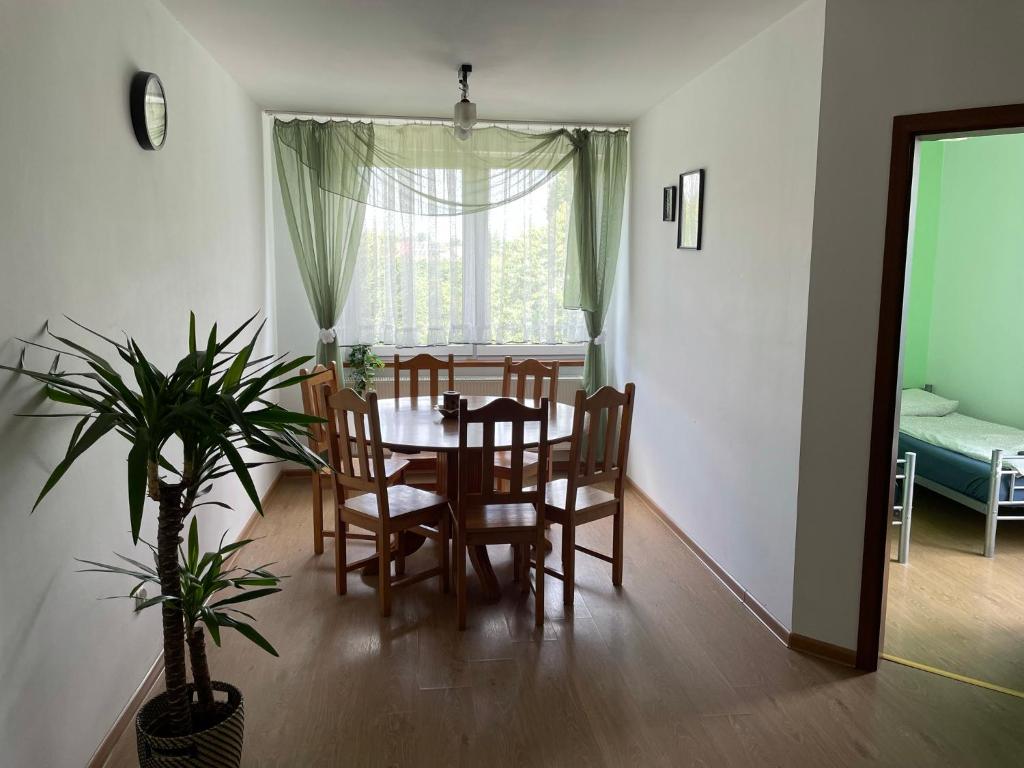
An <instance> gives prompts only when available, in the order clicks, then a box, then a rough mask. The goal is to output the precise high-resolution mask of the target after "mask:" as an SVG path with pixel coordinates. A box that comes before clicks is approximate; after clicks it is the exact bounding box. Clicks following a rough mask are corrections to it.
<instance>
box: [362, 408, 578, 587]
mask: <svg viewBox="0 0 1024 768" xmlns="http://www.w3.org/2000/svg"><path fill="white" fill-rule="evenodd" d="M464 399H465V400H466V401H467V404H468V406H469V408H470V409H473V408H479V407H481V406H483V405H486V404H487V403H489V402H491V401H492V400H496V399H497V398H496V397H491V396H471V397H466V398H464ZM530 403H531V404H532V401H530ZM377 405H378V411H379V413H380V435H381V444H382V445H383V446H384V447H385V448H390V449H391V450H393V451H398V452H400V453H418V452H423V451H426V452H431V453H436V454H437V483H438V493H440V494H442V495H444V496H447V497H448V500H449V502H450V503H451V506H452V511H453V512H454V511H455V510H456V509H457V506H456V505H457V504H458V492H459V471H460V469H463V471H467V472H470V473H472V477H471V480H470V487H477V488H478V487H479V485H480V460H479V453H477V454H476V459H475V461H472V464H473V466H468V467H465V468H460V467H459V419H458V417H457V416H456V417H454V418H446V417H445V416H444V415H443V414H442V413H441V412H440V411H439V410H437V401H435V400H434V398H431V397H418V398H411V397H396V398H380V399H378V401H377ZM573 410H574V409H573V407H572V406H571V405H565V404H564V403H552V404H551V414H550V417H549V418H548V443H549V444H551V445H554V444H557V443H565V442H568V441H569V440H571V439H572V424H573ZM466 437H467V442H468V447H469V448H477V449H480V448H481V447H482V445H483V432H482V429H481V425H479V424H472V425H470V428H469V431H468V433H467V436H466ZM524 439H525V447H527V448H530V447H535V446H536V445H537V443H538V440H539V427H538V426H537V425H536V424H534V425H527V427H526V429H525V432H524ZM511 445H512V429H511V425H509V424H499V425H497V427H496V428H495V431H494V447H495V448H496V449H499V450H507V449H509V448H510V447H511ZM420 544H422V540H420V541H418V542H415V543H414V545H413V546H419V545H420ZM469 557H470V561H471V562H472V563H473V569H474V570H475V571H476V573H477V576H478V577H479V578H480V583H481V585H482V586H483V592H484V596H485V598H486V599H488V600H497V599H498V597H499V596H500V594H501V590H500V588H499V586H498V579H497V577H496V576H495V574H494V568H493V567H492V566H491V560H490V557H488V555H487V547H486V546H478V547H471V548H470V551H469Z"/></svg>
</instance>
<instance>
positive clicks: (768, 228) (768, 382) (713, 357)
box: [611, 0, 824, 626]
mask: <svg viewBox="0 0 1024 768" xmlns="http://www.w3.org/2000/svg"><path fill="white" fill-rule="evenodd" d="M823 23H824V3H823V2H821V1H820V0H812V2H808V3H806V4H804V5H802V6H800V7H799V8H797V9H796V10H794V11H793V12H792V13H790V14H789V15H788V16H786V17H784V18H783V19H781V20H780V21H779V22H777V23H776V24H774V25H773V26H771V27H769V28H768V29H767V30H766V31H764V32H763V33H761V34H760V35H759V36H757V37H756V38H754V39H753V40H751V41H750V42H748V43H747V44H746V45H744V46H743V47H742V48H740V49H738V50H737V51H735V52H733V53H732V54H730V55H729V56H728V57H727V58H725V59H724V60H722V61H721V62H719V63H718V64H717V65H715V66H714V67H712V68H711V69H709V70H708V71H707V72H705V73H704V74H702V75H701V76H700V77H698V78H697V79H695V80H693V81H691V82H690V83H688V84H687V85H686V86H685V87H683V88H682V89H681V90H680V91H678V92H677V93H675V94H674V95H673V96H671V97H669V98H668V99H667V100H665V101H664V102H662V103H661V104H659V105H658V106H656V107H655V108H654V109H652V110H651V111H650V112H648V113H647V114H645V115H644V116H643V117H641V118H640V119H639V120H638V121H636V123H635V124H634V126H633V133H632V139H631V141H632V148H633V149H632V152H633V154H632V161H633V162H632V178H633V184H632V210H631V240H630V249H629V251H630V253H629V256H628V259H629V261H628V268H627V269H625V270H622V269H620V272H619V280H620V284H619V286H618V289H619V290H620V291H623V292H625V301H622V300H621V299H622V298H623V295H622V294H620V296H619V297H618V298H619V299H620V300H618V301H616V303H615V304H614V306H615V308H616V311H617V314H616V316H615V317H614V318H613V327H614V328H615V329H616V334H615V335H613V336H612V338H617V339H620V340H621V339H623V338H625V339H627V341H626V347H625V349H623V348H622V346H621V343H622V342H621V341H619V342H618V343H617V344H616V349H615V350H614V351H613V354H612V356H611V357H612V359H613V361H614V362H615V367H616V378H617V379H618V380H619V381H623V380H627V379H629V380H633V381H635V382H636V385H637V406H636V415H635V424H634V427H633V438H632V444H631V445H632V447H631V453H630V475H631V476H632V477H633V478H634V480H635V481H636V482H637V484H638V485H639V486H640V487H641V488H642V489H643V490H644V491H646V492H647V493H648V494H649V495H650V496H651V497H652V498H653V499H654V500H655V501H656V502H657V503H658V504H659V505H660V506H661V507H662V508H663V509H664V510H665V511H666V512H667V513H668V514H669V515H670V516H671V517H672V518H673V519H674V520H675V521H676V522H677V523H678V524H679V525H680V526H681V527H682V528H683V530H685V531H686V532H687V533H688V534H689V535H690V536H692V537H693V539H694V540H695V541H696V542H697V543H698V544H699V545H700V546H701V547H703V548H704V549H705V550H706V551H707V552H708V553H709V554H710V555H711V557H713V558H714V559H715V560H716V561H718V563H719V564H721V565H722V567H724V568H725V569H726V570H727V571H728V572H729V573H730V574H732V576H733V577H735V578H736V579H737V580H738V581H739V582H740V583H741V584H742V585H743V586H744V587H745V588H746V589H747V590H748V591H749V592H750V593H751V594H752V595H753V596H754V598H755V599H756V600H757V601H758V602H760V603H761V604H762V605H763V606H764V607H765V608H766V609H767V610H768V611H770V612H771V613H772V614H773V615H774V616H775V617H776V618H777V619H778V620H779V621H781V622H782V623H783V624H784V625H786V626H789V624H790V620H791V608H792V594H793V557H794V538H795V531H796V492H797V464H798V456H799V441H800V405H801V391H802V382H803V355H804V334H805V321H806V302H807V281H808V269H809V263H810V249H811V212H812V208H813V199H814V168H815V146H816V139H817V125H818V98H819V87H820V72H821V46H822V29H823ZM693 168H705V169H706V170H707V178H706V186H705V197H704V200H705V210H704V245H703V250H700V251H684V250H676V248H675V225H674V224H667V223H663V222H662V221H661V195H662V187H664V186H666V185H669V184H676V183H678V174H679V172H680V171H686V170H690V169H693ZM623 273H625V274H623ZM624 315H625V317H624ZM622 325H626V326H628V334H626V335H625V336H623V335H622V332H621V326H622Z"/></svg>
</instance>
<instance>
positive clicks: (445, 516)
mask: <svg viewBox="0 0 1024 768" xmlns="http://www.w3.org/2000/svg"><path fill="white" fill-rule="evenodd" d="M450 531H451V512H449V511H448V510H447V509H446V510H444V511H443V512H442V513H441V524H440V526H439V529H438V532H439V533H440V538H441V540H440V542H438V543H439V544H440V545H441V552H440V561H441V562H440V566H441V592H443V593H444V594H446V595H447V594H448V593H449V592H451V590H452V585H451V579H450V574H451V565H450V564H449V563H448V559H449V550H448V547H449V546H450V542H449V541H448V539H449V533H450Z"/></svg>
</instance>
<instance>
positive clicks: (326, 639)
mask: <svg viewBox="0 0 1024 768" xmlns="http://www.w3.org/2000/svg"><path fill="white" fill-rule="evenodd" d="M626 520H627V522H626V569H625V585H624V587H623V588H622V589H621V590H620V591H617V590H615V589H614V588H613V587H612V585H611V579H610V574H609V570H608V566H607V565H605V564H604V563H600V562H597V561H593V560H590V559H589V558H586V557H582V558H581V559H580V561H579V564H578V569H577V573H578V589H577V595H576V599H575V605H574V606H573V608H572V610H570V611H569V612H568V613H566V612H565V611H563V609H562V605H561V589H560V586H561V585H560V583H559V582H557V581H555V580H554V579H549V581H548V584H549V585H550V588H549V589H548V595H549V599H548V601H547V618H548V621H547V622H546V625H545V629H544V631H543V633H540V634H538V633H537V632H536V631H535V630H534V628H533V626H532V604H531V600H532V598H521V597H520V596H519V595H518V592H517V590H516V589H514V588H513V587H512V586H511V583H510V582H511V567H510V558H509V556H508V553H507V551H505V549H506V548H501V547H492V548H491V550H492V557H493V559H494V561H495V565H496V570H497V572H498V575H499V578H500V579H501V580H502V582H503V584H505V585H506V591H505V597H504V599H503V600H502V601H501V602H500V603H499V604H494V605H483V604H481V603H480V601H479V593H478V592H475V593H471V595H470V614H469V622H470V623H469V629H468V630H467V631H466V632H463V633H460V632H458V631H456V629H455V611H454V607H455V601H454V599H452V598H451V597H442V596H441V595H440V594H439V593H438V590H437V587H436V586H435V584H434V583H430V582H428V583H422V584H418V585H415V586H414V587H411V588H408V589H405V590H401V591H399V592H398V593H397V594H396V595H395V600H394V605H395V610H394V615H393V616H392V617H391V618H390V619H383V620H382V619H380V618H379V617H378V615H377V604H376V600H375V596H374V592H373V590H372V589H371V587H370V585H368V584H364V583H363V582H362V580H361V579H362V577H360V576H358V575H356V574H351V575H350V577H349V595H348V596H347V597H346V598H339V597H337V596H336V595H335V594H334V589H333V572H332V565H331V564H332V559H333V558H332V554H331V553H332V549H331V544H330V543H328V546H327V552H326V553H325V554H324V555H323V556H321V557H319V558H317V557H314V556H313V555H312V554H311V534H310V521H309V495H308V485H307V484H306V483H305V482H299V481H292V480H288V481H285V482H283V483H282V485H281V486H280V487H279V489H278V490H277V491H276V492H275V494H274V496H273V498H272V499H271V501H270V503H269V504H268V508H267V516H266V518H265V519H264V520H262V521H261V522H260V523H259V525H258V527H257V529H256V530H255V532H254V533H255V535H256V536H263V537H265V538H263V539H262V540H261V541H259V542H258V543H256V544H253V545H252V546H251V547H250V548H249V550H248V551H247V552H246V553H245V555H246V562H249V563H255V562H256V561H260V562H264V561H267V560H276V561H278V563H279V565H278V569H279V572H281V573H288V574H291V578H290V579H289V580H288V581H287V583H286V584H285V591H284V592H283V593H282V594H280V595H276V596H275V597H273V598H270V599H268V600H266V601H263V604H262V605H260V606H258V607H257V608H256V612H257V614H258V616H259V619H260V620H259V628H260V630H261V631H262V632H264V633H265V634H266V635H267V636H268V637H269V638H270V639H271V641H272V642H274V643H275V644H276V645H277V647H278V649H279V650H280V651H281V658H280V659H274V658H272V657H269V656H267V655H265V654H263V653H262V652H260V651H259V650H258V649H256V648H255V647H253V646H250V645H247V644H244V643H242V642H240V641H239V640H238V639H237V638H232V637H230V636H229V637H228V639H227V640H226V642H225V647H224V648H223V649H221V650H220V651H217V652H215V653H214V654H213V658H212V660H211V666H212V669H213V671H214V673H215V674H214V676H215V677H220V678H223V679H226V680H230V681H232V682H234V683H236V684H238V685H239V686H240V687H241V688H242V689H243V691H244V693H245V696H246V758H245V765H247V766H346V767H349V766H352V767H356V766H486V767H487V768H501V767H502V766H609V767H616V768H617V767H618V766H711V767H715V768H717V767H719V766H744V767H746V766H814V767H815V768H818V767H821V768H825V767H827V766H863V765H886V766H1002V765H1005V766H1010V765H1020V760H1021V755H1022V754H1024V729H1021V728H1020V724H1021V722H1022V718H1024V701H1021V700H1018V699H1014V698H1012V697H1009V696H1005V695H1001V694H997V693H993V692H991V691H986V690H983V689H980V688H976V687H973V686H968V685H964V684H961V683H956V682H953V681H950V680H947V679H945V678H941V677H937V676H935V675H929V674H927V673H924V672H919V671H917V670H913V669H909V668H905V667H901V666H899V665H895V664H889V663H884V664H883V668H882V670H881V671H880V672H879V673H877V674H874V675H865V674H859V673H857V672H855V671H853V670H850V669H846V668H843V667H839V666H836V665H833V664H830V663H828V662H823V661H818V660H816V659H813V658H810V657H805V656H801V655H799V654H797V653H795V652H793V651H790V650H788V649H786V648H784V647H783V646H782V645H781V644H780V643H779V641H778V640H777V639H776V638H775V637H774V636H773V635H771V634H770V633H769V632H768V630H767V629H766V628H765V627H764V626H763V625H762V624H760V623H759V622H758V621H757V620H756V619H755V618H754V617H753V616H752V615H751V614H750V613H748V612H747V610H746V609H745V608H743V607H742V606H741V605H740V604H739V603H738V602H737V600H736V599H735V597H733V595H732V594H731V593H730V592H728V591H727V590H726V589H725V587H724V586H723V585H722V584H721V583H720V582H719V581H718V580H717V579H715V577H714V576H712V574H711V573H710V572H709V571H708V570H707V569H706V568H704V566H703V565H701V564H700V562H699V561H698V560H697V559H696V558H695V557H694V555H693V554H692V553H691V552H690V551H689V550H688V549H687V548H686V547H685V546H684V545H683V544H682V543H681V542H680V541H679V540H678V539H676V538H675V537H673V536H672V535H671V534H670V533H669V531H668V530H667V528H666V527H665V526H664V525H663V524H662V522H661V521H660V520H659V519H657V518H656V517H655V516H654V515H653V514H652V513H651V512H650V511H649V510H648V509H647V508H646V507H645V506H644V505H643V504H642V502H640V501H639V500H638V499H636V498H635V497H633V498H631V499H630V500H629V503H628V505H627V518H626ZM610 533H611V531H610V528H609V526H607V525H602V524H600V523H597V524H594V525H591V526H587V527H585V528H583V529H582V530H581V531H580V534H579V540H580V543H582V544H583V545H585V546H590V547H595V548H597V547H601V548H602V549H606V548H607V547H608V542H609V541H610ZM554 535H555V536H556V537H557V527H556V529H555V531H554ZM429 546H431V545H430V544H429V543H428V547H429ZM555 551H556V552H557V551H558V547H557V544H556V546H555ZM915 554H916V553H915ZM431 555H432V553H430V552H426V553H420V554H417V555H416V556H415V557H414V558H413V559H412V560H411V561H410V567H415V565H416V563H417V561H419V562H423V561H424V560H425V559H426V558H428V557H430V556H431ZM474 586H475V585H474ZM133 742H134V735H133V734H132V733H126V734H125V735H124V737H123V738H122V739H121V741H120V742H119V744H118V746H117V749H116V752H115V754H114V756H113V757H112V759H111V760H110V761H109V762H108V765H110V766H129V765H134V764H135V763H134V756H133V749H134V744H133Z"/></svg>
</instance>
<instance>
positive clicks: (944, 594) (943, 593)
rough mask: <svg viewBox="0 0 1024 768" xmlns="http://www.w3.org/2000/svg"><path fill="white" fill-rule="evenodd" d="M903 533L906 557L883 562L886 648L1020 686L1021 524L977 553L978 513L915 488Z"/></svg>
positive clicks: (1023, 653) (1023, 683)
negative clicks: (989, 553)
mask: <svg viewBox="0 0 1024 768" xmlns="http://www.w3.org/2000/svg"><path fill="white" fill-rule="evenodd" d="M910 533H911V536H910V538H911V543H910V560H909V562H908V563H907V565H900V564H898V563H896V562H893V563H891V564H890V566H889V599H888V604H887V610H886V622H885V650H886V652H887V653H890V654H892V655H894V656H900V657H902V658H906V659H910V660H912V661H916V662H919V663H922V664H927V665H928V666H932V667H938V668H940V669H944V670H947V671H950V672H956V673H958V674H961V675H966V676H968V677H974V678H977V679H980V680H985V681H987V682H990V683H995V684H997V685H1001V686H1004V687H1006V688H1013V689H1015V690H1018V691H1024V522H1007V523H1002V524H1000V526H999V528H998V531H997V534H998V535H997V537H996V556H995V557H994V558H986V557H982V556H981V552H982V542H983V541H984V536H985V516H984V515H981V514H979V513H978V512H975V511H974V510H971V509H968V508H967V507H963V506H961V505H959V504H957V503H956V502H954V501H951V500H949V499H947V498H945V497H943V496H940V495H938V494H937V493H932V492H930V491H927V490H924V489H920V488H918V489H916V490H915V500H914V518H913V528H912V529H911V532H910ZM893 557H895V549H893ZM1022 763H1024V759H1022Z"/></svg>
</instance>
